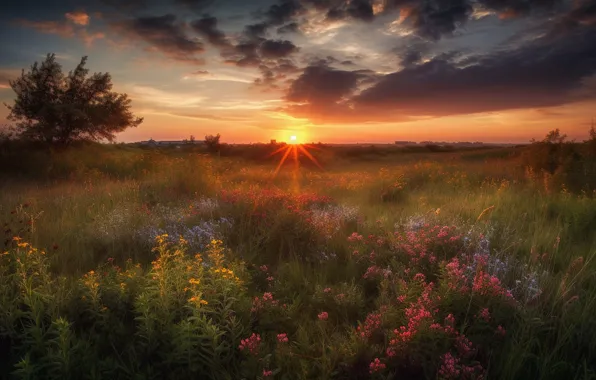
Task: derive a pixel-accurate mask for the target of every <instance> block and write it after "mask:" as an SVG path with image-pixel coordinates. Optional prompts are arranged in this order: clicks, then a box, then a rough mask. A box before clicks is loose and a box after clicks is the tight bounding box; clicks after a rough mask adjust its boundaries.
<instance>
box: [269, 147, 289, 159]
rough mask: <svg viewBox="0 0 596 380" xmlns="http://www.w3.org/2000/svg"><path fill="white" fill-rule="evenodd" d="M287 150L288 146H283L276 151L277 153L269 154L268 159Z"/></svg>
mask: <svg viewBox="0 0 596 380" xmlns="http://www.w3.org/2000/svg"><path fill="white" fill-rule="evenodd" d="M287 148H288V147H287V146H282V147H281V148H279V149H278V150H276V151H275V152H273V153H271V154H269V155H268V156H267V158H269V157H271V156H275V155H276V154H278V153H279V152H281V151H283V150H284V149H287Z"/></svg>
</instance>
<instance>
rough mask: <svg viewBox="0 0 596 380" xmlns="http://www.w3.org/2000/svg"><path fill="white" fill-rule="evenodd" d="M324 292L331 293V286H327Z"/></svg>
mask: <svg viewBox="0 0 596 380" xmlns="http://www.w3.org/2000/svg"><path fill="white" fill-rule="evenodd" d="M323 293H331V288H325V289H323Z"/></svg>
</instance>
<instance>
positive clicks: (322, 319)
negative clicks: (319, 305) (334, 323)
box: [318, 311, 329, 321]
mask: <svg viewBox="0 0 596 380" xmlns="http://www.w3.org/2000/svg"><path fill="white" fill-rule="evenodd" d="M318 317H319V319H320V320H321V321H326V320H327V319H328V318H329V314H328V313H327V312H326V311H323V312H322V313H320V314H319V315H318Z"/></svg>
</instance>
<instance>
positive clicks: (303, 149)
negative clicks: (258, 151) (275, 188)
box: [268, 136, 324, 176]
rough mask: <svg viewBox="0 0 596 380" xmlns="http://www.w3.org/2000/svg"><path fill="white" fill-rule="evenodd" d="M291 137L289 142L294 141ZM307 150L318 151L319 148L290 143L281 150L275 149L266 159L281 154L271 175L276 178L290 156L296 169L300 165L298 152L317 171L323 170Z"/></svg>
mask: <svg viewBox="0 0 596 380" xmlns="http://www.w3.org/2000/svg"><path fill="white" fill-rule="evenodd" d="M292 137H293V138H292ZM292 137H290V141H296V138H295V136H292ZM309 149H319V148H317V147H315V146H312V145H309V144H296V143H291V144H288V145H285V146H282V147H281V148H279V149H277V150H276V151H275V152H273V153H271V154H270V155H269V156H268V157H272V156H275V155H276V154H280V153H281V154H282V156H281V159H280V160H279V163H278V164H277V167H276V168H275V172H274V173H273V175H274V176H277V173H279V171H280V169H281V167H282V166H283V164H284V162H286V160H287V159H288V157H290V155H291V156H292V159H293V160H294V163H295V164H296V167H298V166H299V165H300V160H299V155H298V153H299V152H300V153H302V154H303V155H304V156H306V158H308V159H309V160H310V161H311V162H312V163H313V164H315V165H316V166H317V167H318V168H319V169H321V170H324V169H323V167H322V166H321V164H320V163H319V161H317V159H316V158H315V157H314V156H313V155H312V154H311V153H310V152H309Z"/></svg>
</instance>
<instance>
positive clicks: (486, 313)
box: [478, 307, 490, 322]
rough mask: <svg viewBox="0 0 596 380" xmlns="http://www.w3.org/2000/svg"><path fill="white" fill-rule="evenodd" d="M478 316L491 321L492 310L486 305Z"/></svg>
mask: <svg viewBox="0 0 596 380" xmlns="http://www.w3.org/2000/svg"><path fill="white" fill-rule="evenodd" d="M478 317H479V318H480V319H482V320H484V321H485V322H488V321H490V312H489V311H488V308H486V307H485V308H484V309H482V310H480V312H479V313H478Z"/></svg>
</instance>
